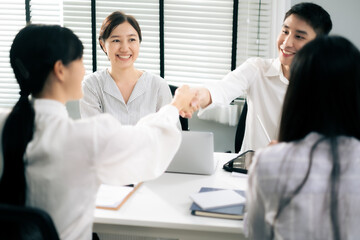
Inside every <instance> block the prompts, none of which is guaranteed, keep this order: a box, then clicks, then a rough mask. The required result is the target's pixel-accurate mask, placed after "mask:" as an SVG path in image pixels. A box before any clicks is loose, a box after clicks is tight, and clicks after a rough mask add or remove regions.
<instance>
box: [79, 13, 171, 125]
mask: <svg viewBox="0 0 360 240" xmlns="http://www.w3.org/2000/svg"><path fill="white" fill-rule="evenodd" d="M141 41H142V35H141V29H140V26H139V24H138V22H137V21H136V19H135V18H134V17H133V16H131V15H126V14H125V13H123V12H120V11H115V12H113V13H111V14H110V15H109V16H108V17H107V18H106V19H105V20H104V22H103V24H102V26H101V29H100V34H99V43H100V47H101V49H102V50H103V51H104V53H105V54H106V55H107V57H108V59H109V60H110V63H111V67H110V68H106V69H102V70H98V71H96V72H95V73H92V74H89V75H88V76H86V78H85V80H84V82H83V92H84V97H83V98H82V99H81V100H80V114H81V117H88V116H93V115H96V114H99V113H104V112H105V113H110V114H112V115H113V116H114V117H115V118H117V119H118V120H120V122H121V123H122V124H131V125H134V124H136V123H137V121H139V119H140V118H141V117H144V116H146V115H148V114H150V113H154V112H157V111H158V110H159V109H160V108H161V107H162V106H164V105H165V104H168V103H170V101H171V91H170V88H169V86H168V84H167V83H166V81H165V80H164V79H163V78H161V77H160V76H156V75H154V74H152V73H150V72H148V71H143V70H139V69H137V68H136V67H135V66H134V64H135V61H136V59H137V58H138V55H139V51H140V43H141Z"/></svg>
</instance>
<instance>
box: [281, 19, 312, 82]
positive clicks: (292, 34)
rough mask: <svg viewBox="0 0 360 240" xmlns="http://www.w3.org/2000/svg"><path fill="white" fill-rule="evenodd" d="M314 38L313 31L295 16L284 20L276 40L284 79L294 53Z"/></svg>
mask: <svg viewBox="0 0 360 240" xmlns="http://www.w3.org/2000/svg"><path fill="white" fill-rule="evenodd" d="M315 37H316V33H315V31H314V29H313V28H312V27H311V26H310V25H309V24H308V23H307V22H306V21H304V20H302V19H301V18H299V17H298V16H297V15H295V14H292V15H290V16H289V17H288V18H286V19H285V21H284V23H283V27H282V29H281V33H280V35H279V36H278V39H277V46H278V51H279V59H280V62H281V65H282V69H283V72H284V75H285V76H286V77H287V75H288V71H289V69H290V65H291V62H292V60H293V58H294V56H295V54H296V52H297V51H299V50H300V49H301V48H302V47H303V46H304V45H305V44H306V43H308V42H310V41H311V40H313V39H314V38H315Z"/></svg>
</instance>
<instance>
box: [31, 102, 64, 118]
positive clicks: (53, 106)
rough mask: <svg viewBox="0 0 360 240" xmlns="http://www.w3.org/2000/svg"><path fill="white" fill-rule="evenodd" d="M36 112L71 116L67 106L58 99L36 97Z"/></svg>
mask: <svg viewBox="0 0 360 240" xmlns="http://www.w3.org/2000/svg"><path fill="white" fill-rule="evenodd" d="M33 101H34V108H35V112H43V113H50V114H54V115H59V116H64V117H69V113H68V111H67V110H66V106H65V105H64V104H63V103H61V102H59V101H56V100H51V99H43V98H35V99H34V100H33Z"/></svg>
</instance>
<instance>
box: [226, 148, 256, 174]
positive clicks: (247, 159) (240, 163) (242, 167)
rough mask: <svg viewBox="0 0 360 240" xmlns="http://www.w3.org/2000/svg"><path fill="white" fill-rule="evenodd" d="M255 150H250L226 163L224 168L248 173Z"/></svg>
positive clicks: (229, 170)
mask: <svg viewBox="0 0 360 240" xmlns="http://www.w3.org/2000/svg"><path fill="white" fill-rule="evenodd" d="M254 153H255V151H253V150H248V151H246V152H243V153H241V154H240V155H239V156H236V157H235V158H233V159H231V160H230V161H228V162H227V163H225V164H224V166H223V169H224V170H225V171H228V172H239V173H247V172H248V169H249V167H250V164H251V162H252V157H253V156H254Z"/></svg>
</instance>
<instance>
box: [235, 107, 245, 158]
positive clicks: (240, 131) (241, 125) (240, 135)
mask: <svg viewBox="0 0 360 240" xmlns="http://www.w3.org/2000/svg"><path fill="white" fill-rule="evenodd" d="M246 114H247V103H246V101H245V103H244V106H243V109H242V111H241V115H240V118H239V122H238V125H237V128H236V134H235V153H238V152H239V151H240V149H241V146H242V143H243V140H244V133H245V122H246Z"/></svg>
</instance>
